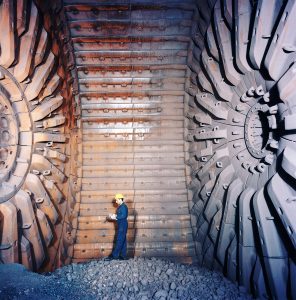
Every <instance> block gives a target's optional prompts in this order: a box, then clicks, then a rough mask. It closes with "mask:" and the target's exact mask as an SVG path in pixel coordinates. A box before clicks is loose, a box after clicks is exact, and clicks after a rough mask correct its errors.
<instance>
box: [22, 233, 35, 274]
mask: <svg viewBox="0 0 296 300" xmlns="http://www.w3.org/2000/svg"><path fill="white" fill-rule="evenodd" d="M20 246H21V256H22V265H24V266H25V267H26V268H27V269H28V270H33V257H32V251H31V244H30V242H29V241H28V240H27V239H26V238H25V236H23V235H22V237H21V243H20Z"/></svg>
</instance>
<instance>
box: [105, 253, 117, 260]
mask: <svg viewBox="0 0 296 300" xmlns="http://www.w3.org/2000/svg"><path fill="white" fill-rule="evenodd" d="M114 259H118V258H116V257H114V256H113V255H112V254H111V255H109V256H107V257H106V258H105V260H107V261H110V260H114Z"/></svg>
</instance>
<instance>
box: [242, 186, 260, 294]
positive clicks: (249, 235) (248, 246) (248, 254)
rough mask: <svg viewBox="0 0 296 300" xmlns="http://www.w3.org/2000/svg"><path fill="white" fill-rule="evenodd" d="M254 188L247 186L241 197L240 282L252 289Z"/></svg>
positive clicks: (254, 250) (254, 253) (254, 252)
mask: <svg viewBox="0 0 296 300" xmlns="http://www.w3.org/2000/svg"><path fill="white" fill-rule="evenodd" d="M254 192H255V191H254V190H253V189H252V188H247V189H246V190H244V191H243V192H242V194H241V195H240V197H239V203H238V204H239V245H238V246H239V255H238V257H239V265H238V267H239V283H240V285H242V286H244V287H245V288H246V289H247V290H248V291H250V288H251V287H250V279H251V274H252V270H253V267H254V265H255V262H256V257H257V253H256V249H255V241H254V238H255V236H254V231H253V223H254V221H253V218H252V215H251V198H252V197H253V195H254Z"/></svg>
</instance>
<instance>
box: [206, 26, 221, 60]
mask: <svg viewBox="0 0 296 300" xmlns="http://www.w3.org/2000/svg"><path fill="white" fill-rule="evenodd" d="M206 42H207V45H208V48H209V51H210V53H211V56H213V57H214V58H215V59H216V61H219V51H218V48H217V45H216V41H215V37H214V34H213V29H212V26H209V27H208V29H207V34H206Z"/></svg>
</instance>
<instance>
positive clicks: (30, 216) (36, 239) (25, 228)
mask: <svg viewBox="0 0 296 300" xmlns="http://www.w3.org/2000/svg"><path fill="white" fill-rule="evenodd" d="M13 203H14V205H15V206H16V207H17V208H18V209H19V210H20V212H21V216H22V233H23V235H24V236H25V238H26V239H27V240H28V241H29V242H30V243H31V244H32V247H33V255H34V261H35V264H36V269H37V270H38V269H39V268H40V266H41V265H42V263H43V261H44V259H45V253H44V249H43V245H42V240H41V236H40V233H39V229H38V226H37V222H36V217H35V214H34V211H33V207H32V203H31V199H30V196H29V195H28V193H26V192H25V191H22V190H20V191H19V192H18V193H17V194H16V195H15V197H14V200H13Z"/></svg>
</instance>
